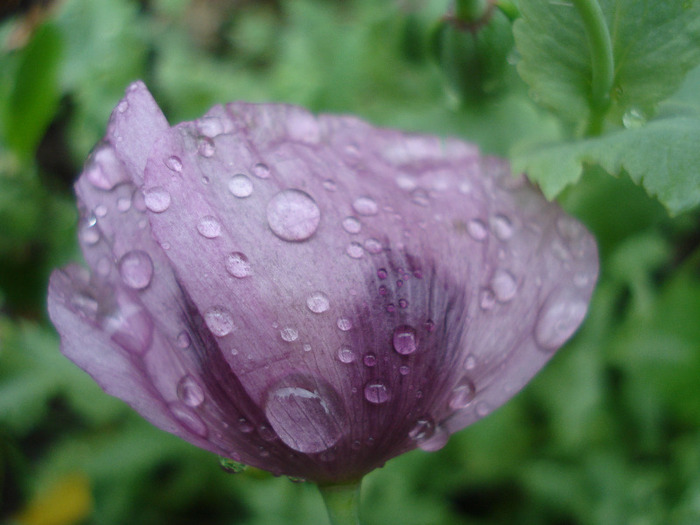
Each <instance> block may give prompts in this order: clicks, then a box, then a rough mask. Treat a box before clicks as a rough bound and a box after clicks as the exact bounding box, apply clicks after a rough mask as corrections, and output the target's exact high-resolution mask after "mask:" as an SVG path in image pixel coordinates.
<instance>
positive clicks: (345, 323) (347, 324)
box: [336, 317, 352, 332]
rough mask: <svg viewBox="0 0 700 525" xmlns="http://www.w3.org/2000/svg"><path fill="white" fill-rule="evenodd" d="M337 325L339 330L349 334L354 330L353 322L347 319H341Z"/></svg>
mask: <svg viewBox="0 0 700 525" xmlns="http://www.w3.org/2000/svg"><path fill="white" fill-rule="evenodd" d="M336 325H337V326H338V329H339V330H341V331H343V332H347V331H348V330H350V329H351V328H352V321H351V320H350V319H348V318H347V317H339V318H338V321H337V322H336Z"/></svg>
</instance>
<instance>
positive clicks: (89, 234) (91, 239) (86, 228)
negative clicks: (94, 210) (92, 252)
mask: <svg viewBox="0 0 700 525" xmlns="http://www.w3.org/2000/svg"><path fill="white" fill-rule="evenodd" d="M79 236H80V240H81V241H82V242H83V243H85V244H87V245H88V246H93V245H95V244H97V242H98V241H99V240H100V230H99V229H98V228H97V222H91V221H88V222H85V223H83V224H82V225H81V227H80V233H79Z"/></svg>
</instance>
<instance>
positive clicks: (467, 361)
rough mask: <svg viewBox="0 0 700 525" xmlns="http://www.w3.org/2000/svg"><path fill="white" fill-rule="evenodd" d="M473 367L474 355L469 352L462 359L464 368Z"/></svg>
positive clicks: (474, 365)
mask: <svg viewBox="0 0 700 525" xmlns="http://www.w3.org/2000/svg"><path fill="white" fill-rule="evenodd" d="M474 368H476V357H474V356H473V355H472V354H469V355H467V357H466V359H465V360H464V369H465V370H474Z"/></svg>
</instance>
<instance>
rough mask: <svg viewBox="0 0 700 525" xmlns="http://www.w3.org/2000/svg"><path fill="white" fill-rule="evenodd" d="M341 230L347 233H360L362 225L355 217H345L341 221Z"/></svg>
mask: <svg viewBox="0 0 700 525" xmlns="http://www.w3.org/2000/svg"><path fill="white" fill-rule="evenodd" d="M343 229H344V230H345V231H346V232H348V233H360V231H361V230H362V223H361V222H360V221H359V220H358V219H357V217H353V216H350V217H345V218H344V219H343Z"/></svg>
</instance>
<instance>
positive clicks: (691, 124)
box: [513, 117, 700, 215]
mask: <svg viewBox="0 0 700 525" xmlns="http://www.w3.org/2000/svg"><path fill="white" fill-rule="evenodd" d="M698 144H700V119H697V118H690V117H674V118H668V119H662V120H656V121H652V122H649V123H648V124H646V125H643V126H641V127H639V128H635V129H628V130H622V131H618V132H615V133H611V134H609V135H606V136H605V137H602V138H595V139H588V140H581V141H577V142H569V143H563V144H555V145H551V146H544V147H541V148H538V149H535V150H534V151H531V152H528V153H525V154H522V155H516V157H515V159H514V161H513V165H514V168H515V169H516V170H518V171H525V172H527V173H528V175H529V177H530V178H531V179H532V180H534V181H535V182H537V183H538V184H539V185H540V187H541V188H542V191H543V192H544V194H545V195H546V196H547V197H548V198H550V199H551V198H554V197H555V196H556V195H557V194H558V193H559V192H560V191H561V190H562V189H564V187H566V186H567V185H569V184H572V183H574V182H576V181H578V179H579V178H580V176H581V174H582V172H583V166H584V164H586V163H588V164H598V165H600V166H601V167H602V168H603V169H604V170H605V171H607V172H608V173H609V174H611V175H614V176H619V175H621V174H623V173H627V174H628V175H629V176H630V177H631V178H632V180H633V181H634V182H636V183H637V184H641V185H642V186H643V187H644V188H645V189H646V191H647V192H648V193H649V194H650V195H652V196H654V197H656V198H658V199H659V201H661V203H662V204H663V205H664V206H665V207H666V209H667V210H668V211H669V213H670V214H672V215H676V214H679V213H682V212H684V211H687V210H690V209H691V208H694V207H695V206H697V205H698V204H700V172H699V171H698V170H699V169H700V148H698Z"/></svg>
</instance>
